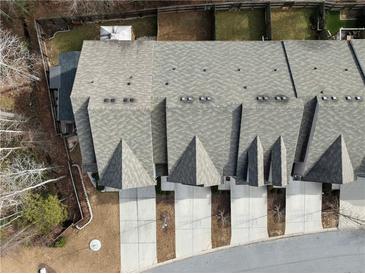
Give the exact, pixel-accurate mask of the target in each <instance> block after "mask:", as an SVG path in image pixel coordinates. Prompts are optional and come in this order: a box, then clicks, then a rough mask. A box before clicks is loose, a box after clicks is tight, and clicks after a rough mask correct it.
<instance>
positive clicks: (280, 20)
mask: <svg viewBox="0 0 365 274" xmlns="http://www.w3.org/2000/svg"><path fill="white" fill-rule="evenodd" d="M312 20H313V21H316V10H315V9H311V8H308V9H306V8H303V9H301V8H300V9H299V8H298V9H295V8H292V9H289V10H288V9H272V11H271V36H272V40H305V39H316V38H317V35H316V32H315V31H314V30H312V22H311V21H312Z"/></svg>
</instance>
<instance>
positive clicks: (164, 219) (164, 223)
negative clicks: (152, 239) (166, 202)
mask: <svg viewBox="0 0 365 274" xmlns="http://www.w3.org/2000/svg"><path fill="white" fill-rule="evenodd" d="M160 220H161V221H162V226H161V229H162V230H167V228H168V227H169V215H168V214H167V212H163V213H162V214H161V217H160Z"/></svg>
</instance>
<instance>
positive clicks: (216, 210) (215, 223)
mask: <svg viewBox="0 0 365 274" xmlns="http://www.w3.org/2000/svg"><path fill="white" fill-rule="evenodd" d="M230 243H231V195H230V191H219V190H215V189H213V190H212V247H213V248H216V247H220V246H225V245H229V244H230Z"/></svg>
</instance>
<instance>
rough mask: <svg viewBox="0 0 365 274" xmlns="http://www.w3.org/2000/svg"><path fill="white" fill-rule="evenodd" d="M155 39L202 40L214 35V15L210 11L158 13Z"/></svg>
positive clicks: (210, 38)
mask: <svg viewBox="0 0 365 274" xmlns="http://www.w3.org/2000/svg"><path fill="white" fill-rule="evenodd" d="M157 21H158V22H157V26H158V28H157V40H161V41H174V40H175V41H202V40H212V39H213V37H214V15H213V14H212V13H211V12H203V11H195V12H180V13H179V12H172V13H159V14H158V18H157Z"/></svg>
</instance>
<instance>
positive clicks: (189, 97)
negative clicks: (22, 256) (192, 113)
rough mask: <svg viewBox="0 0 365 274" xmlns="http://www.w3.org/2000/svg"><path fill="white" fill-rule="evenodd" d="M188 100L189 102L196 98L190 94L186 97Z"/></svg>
mask: <svg viewBox="0 0 365 274" xmlns="http://www.w3.org/2000/svg"><path fill="white" fill-rule="evenodd" d="M186 100H187V101H188V102H192V101H193V100H194V98H193V97H191V96H188V97H187V98H186Z"/></svg>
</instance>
